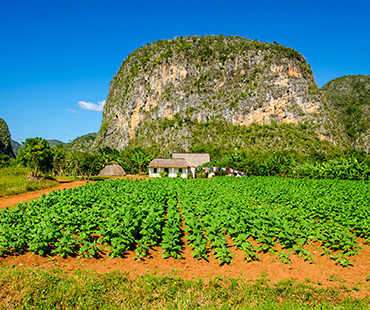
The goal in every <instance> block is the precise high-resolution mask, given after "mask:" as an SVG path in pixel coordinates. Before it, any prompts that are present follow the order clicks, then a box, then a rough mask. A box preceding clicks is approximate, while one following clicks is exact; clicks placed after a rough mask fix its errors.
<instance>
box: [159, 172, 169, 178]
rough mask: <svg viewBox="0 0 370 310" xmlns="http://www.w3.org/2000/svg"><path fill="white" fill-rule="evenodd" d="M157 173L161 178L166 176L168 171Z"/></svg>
mask: <svg viewBox="0 0 370 310" xmlns="http://www.w3.org/2000/svg"><path fill="white" fill-rule="evenodd" d="M159 175H160V176H161V178H168V172H167V171H161V172H159Z"/></svg>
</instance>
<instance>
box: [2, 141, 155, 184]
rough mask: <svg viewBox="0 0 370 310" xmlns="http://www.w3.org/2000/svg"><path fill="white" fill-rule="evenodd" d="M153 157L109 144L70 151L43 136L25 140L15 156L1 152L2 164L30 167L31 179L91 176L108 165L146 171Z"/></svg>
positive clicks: (127, 170) (141, 171) (139, 149)
mask: <svg viewBox="0 0 370 310" xmlns="http://www.w3.org/2000/svg"><path fill="white" fill-rule="evenodd" d="M152 159H153V156H152V155H150V154H148V153H147V152H146V151H145V150H144V149H142V148H140V147H138V148H134V149H127V150H121V151H118V150H115V149H111V148H110V147H104V148H100V149H99V150H97V151H75V150H67V149H66V148H65V147H63V145H61V144H59V145H57V146H55V147H52V146H50V144H49V143H48V141H47V140H45V139H42V138H38V137H36V138H28V139H26V141H25V142H23V147H22V149H20V150H19V152H18V155H17V157H16V158H15V159H13V158H11V157H9V156H7V155H0V168H1V167H14V166H24V167H28V168H29V169H30V172H29V177H28V178H29V179H32V180H36V179H40V178H41V177H42V176H43V175H45V174H49V175H53V176H74V177H77V176H80V177H83V178H87V179H88V178H90V177H91V176H93V175H97V174H99V172H100V171H101V170H102V169H103V168H104V167H105V166H106V165H108V164H112V163H116V164H119V165H120V166H121V167H122V168H123V169H124V170H125V172H126V173H128V174H144V173H146V172H147V167H148V164H149V162H150V161H151V160H152Z"/></svg>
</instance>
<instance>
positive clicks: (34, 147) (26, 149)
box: [18, 137, 53, 180]
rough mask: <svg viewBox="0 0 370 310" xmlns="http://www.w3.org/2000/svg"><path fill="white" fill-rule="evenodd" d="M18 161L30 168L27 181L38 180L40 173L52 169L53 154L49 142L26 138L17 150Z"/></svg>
mask: <svg viewBox="0 0 370 310" xmlns="http://www.w3.org/2000/svg"><path fill="white" fill-rule="evenodd" d="M18 159H19V160H20V161H21V162H22V163H23V164H24V165H25V166H27V167H29V168H30V173H29V175H28V179H29V180H38V179H40V175H41V173H46V172H49V171H50V170H51V169H52V167H53V153H52V150H51V147H50V145H49V142H48V141H47V140H45V139H42V138H37V137H36V138H28V139H26V141H25V142H24V143H23V148H22V149H20V150H19V153H18Z"/></svg>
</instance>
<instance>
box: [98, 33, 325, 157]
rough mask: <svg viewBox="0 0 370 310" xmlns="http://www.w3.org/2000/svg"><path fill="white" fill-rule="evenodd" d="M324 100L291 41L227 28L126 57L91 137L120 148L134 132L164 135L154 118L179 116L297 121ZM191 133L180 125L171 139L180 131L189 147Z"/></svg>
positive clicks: (159, 44)
mask: <svg viewBox="0 0 370 310" xmlns="http://www.w3.org/2000/svg"><path fill="white" fill-rule="evenodd" d="M319 102H320V97H319V90H318V88H317V86H316V83H315V81H314V78H313V75H312V71H311V68H310V66H309V64H308V63H307V62H306V61H305V59H304V57H303V56H302V55H301V54H299V53H298V52H296V51H295V50H293V49H291V48H286V47H284V46H281V45H278V44H269V43H261V42H258V41H251V40H247V39H244V38H240V37H224V36H206V37H187V38H177V39H173V40H165V41H158V42H155V43H152V44H147V45H145V46H143V47H142V48H139V49H137V50H135V51H134V52H133V53H131V54H130V55H129V56H128V57H127V59H126V60H125V61H124V62H123V63H122V65H121V68H120V69H119V71H118V72H117V74H116V76H115V77H114V78H113V80H112V82H111V84H110V89H109V93H108V98H107V103H106V105H105V108H104V114H103V121H102V126H101V129H100V131H99V133H98V136H97V139H96V141H95V144H94V145H95V147H98V146H104V145H107V146H111V147H114V148H117V149H122V148H123V147H125V146H127V145H128V144H129V142H130V141H131V140H132V139H134V138H135V139H136V140H137V139H144V140H145V139H148V137H147V135H148V131H149V132H150V133H151V136H153V139H154V140H157V141H158V139H162V140H163V139H164V140H166V139H168V138H169V137H168V132H167V133H166V131H165V130H164V129H165V128H164V127H166V126H164V127H163V126H150V124H151V123H153V124H158V122H162V123H163V121H165V120H172V119H174V118H176V119H177V120H179V119H180V120H182V121H184V120H190V121H197V122H201V123H202V122H209V121H220V122H226V123H229V124H235V125H237V124H238V125H250V124H252V123H266V124H270V123H271V121H275V122H277V123H297V122H300V121H303V120H306V119H308V118H312V116H313V115H315V113H316V112H318V110H319V109H320V103H319ZM144 127H145V128H146V129H145V130H143V128H144ZM161 128H162V129H161ZM189 135H191V132H189V128H188V127H186V126H183V128H182V130H181V131H180V132H177V137H172V138H171V139H173V138H175V139H179V140H181V139H182V144H183V145H182V146H181V149H182V150H186V149H188V147H189V145H187V144H188V142H187V141H188V140H187V139H186V137H187V136H189ZM154 140H153V141H154ZM148 142H149V141H148Z"/></svg>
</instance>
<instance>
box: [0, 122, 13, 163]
mask: <svg viewBox="0 0 370 310" xmlns="http://www.w3.org/2000/svg"><path fill="white" fill-rule="evenodd" d="M0 154H1V155H8V156H10V157H14V153H13V150H12V145H11V139H10V132H9V128H8V125H7V123H6V122H5V121H4V120H3V119H2V118H0Z"/></svg>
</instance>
